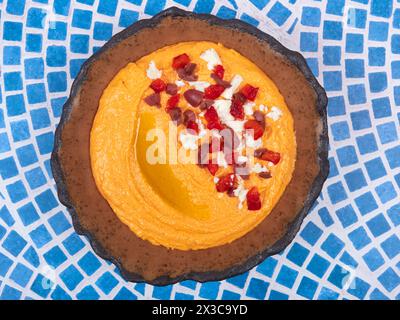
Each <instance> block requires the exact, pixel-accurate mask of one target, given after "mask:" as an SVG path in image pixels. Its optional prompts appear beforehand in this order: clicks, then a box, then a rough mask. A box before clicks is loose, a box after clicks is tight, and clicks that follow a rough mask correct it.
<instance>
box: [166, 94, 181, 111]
mask: <svg viewBox="0 0 400 320" xmlns="http://www.w3.org/2000/svg"><path fill="white" fill-rule="evenodd" d="M179 98H180V95H179V94H176V95H174V96H172V97H170V98H169V99H168V100H167V109H171V108H174V107H176V106H177V105H178V102H179Z"/></svg>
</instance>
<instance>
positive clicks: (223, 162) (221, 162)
mask: <svg viewBox="0 0 400 320" xmlns="http://www.w3.org/2000/svg"><path fill="white" fill-rule="evenodd" d="M217 164H218V165H219V166H220V167H224V168H228V163H227V162H226V159H225V154H224V153H223V152H218V153H217Z"/></svg>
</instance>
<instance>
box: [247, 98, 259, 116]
mask: <svg viewBox="0 0 400 320" xmlns="http://www.w3.org/2000/svg"><path fill="white" fill-rule="evenodd" d="M255 105H256V104H255V103H254V102H253V101H247V102H246V103H245V104H244V105H243V109H244V113H245V115H246V116H251V115H252V114H253V112H254V110H253V108H254V106H255ZM260 110H261V109H260Z"/></svg>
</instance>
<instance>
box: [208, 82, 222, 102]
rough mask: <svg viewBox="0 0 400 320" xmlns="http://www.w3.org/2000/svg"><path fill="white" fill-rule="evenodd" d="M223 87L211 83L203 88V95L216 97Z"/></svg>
mask: <svg viewBox="0 0 400 320" xmlns="http://www.w3.org/2000/svg"><path fill="white" fill-rule="evenodd" d="M224 90H225V88H224V87H223V86H221V85H219V84H212V85H210V86H209V87H207V88H206V89H205V90H204V97H205V98H206V99H212V100H215V99H217V98H218V97H219V96H220V95H221V93H222V92H224Z"/></svg>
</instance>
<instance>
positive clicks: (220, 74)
mask: <svg viewBox="0 0 400 320" xmlns="http://www.w3.org/2000/svg"><path fill="white" fill-rule="evenodd" d="M213 72H214V74H215V75H216V76H217V77H218V78H220V79H223V78H224V74H225V69H224V67H223V66H222V65H220V64H218V65H216V66H215V67H214V70H213Z"/></svg>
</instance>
